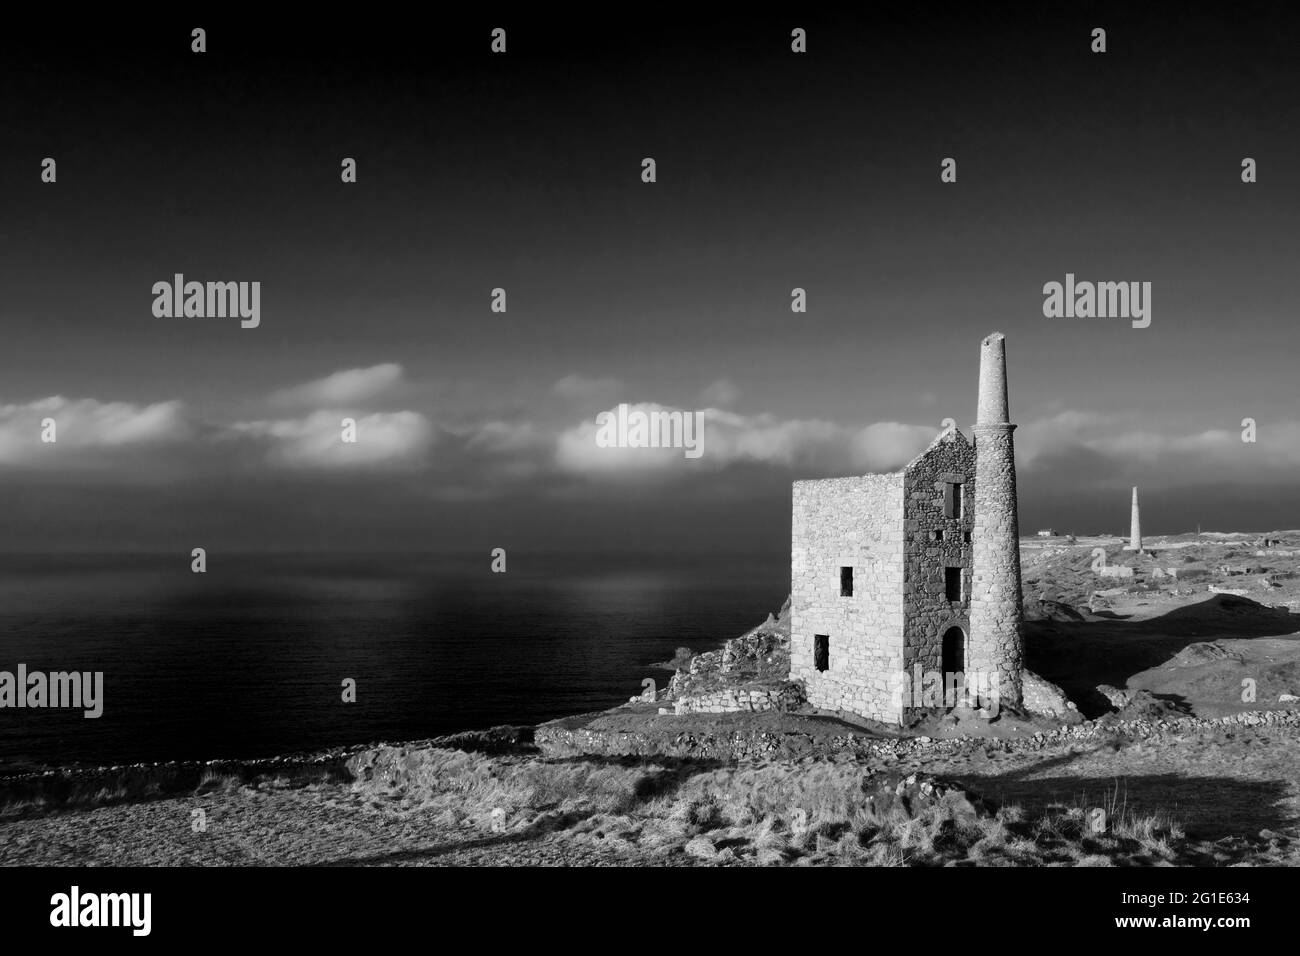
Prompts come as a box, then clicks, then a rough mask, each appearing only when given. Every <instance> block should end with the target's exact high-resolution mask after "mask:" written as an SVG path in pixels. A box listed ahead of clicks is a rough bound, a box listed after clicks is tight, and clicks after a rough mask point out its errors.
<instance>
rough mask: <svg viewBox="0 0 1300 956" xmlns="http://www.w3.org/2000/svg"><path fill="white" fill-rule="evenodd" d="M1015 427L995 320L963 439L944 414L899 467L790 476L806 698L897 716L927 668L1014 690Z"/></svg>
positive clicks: (1004, 695) (1013, 694) (1008, 698)
mask: <svg viewBox="0 0 1300 956" xmlns="http://www.w3.org/2000/svg"><path fill="white" fill-rule="evenodd" d="M1015 427H1016V426H1015V425H1013V424H1011V423H1010V420H1009V418H1008V406H1007V376H1006V350H1005V341H1004V337H1003V335H1002V334H1001V333H997V332H995V333H993V334H992V335H989V336H988V337H987V338H985V339H984V341H983V342H982V344H981V352H980V378H979V405H978V411H977V414H976V421H975V425H974V428H973V429H972V431H973V438H972V440H969V441H968V440H967V439H966V437H965V436H964V435H963V434H962V433H961V432H960V431H959V430H957V429H956V428H952V429H951V430H949V431H948V432H945V433H944V434H942V435H940V436H939V437H938V438H936V439H935V440H934V441H933V442H932V443H931V444H930V446H929V447H928V448H927V449H926V450H925V451H923V452H922V453H921V454H920V455H918V456H917V457H916V458H914V459H913V460H912V461H911V462H909V463H908V464H907V465H906V467H904V468H903V469H902V470H901V471H897V472H893V473H891V474H877V475H863V476H860V477H853V478H827V479H821V480H814V481H796V482H795V483H794V495H793V517H792V522H791V526H792V534H791V549H790V556H791V569H790V575H791V643H790V677H791V679H793V680H799V681H802V682H803V684H804V686H805V688H806V692H807V697H808V702H809V703H810V704H812V705H813V706H815V707H820V708H823V709H826V710H835V711H845V712H848V713H852V714H857V715H859V716H862V717H868V718H871V719H873V720H879V721H884V722H886V723H893V724H899V723H903V722H905V721H906V720H908V719H909V718H910V717H911V716H913V715H914V714H915V713H916V712H917V711H918V710H924V709H926V708H917V707H916V706H915V705H916V698H915V696H914V694H913V683H912V680H913V675H914V674H917V673H919V672H934V671H941V672H943V673H944V674H953V673H959V674H962V675H963V678H962V680H964V681H968V682H969V681H971V679H972V676H973V675H980V679H983V680H986V681H990V682H994V681H995V682H996V687H997V693H998V696H999V699H1000V702H1001V704H1003V705H1007V704H1010V705H1019V704H1020V703H1021V661H1022V657H1023V650H1022V638H1021V629H1022V621H1023V610H1022V603H1021V584H1020V542H1019V538H1020V532H1019V524H1018V519H1017V514H1016V467H1015V449H1014V445H1013V441H1012V432H1013V431H1014V430H1015ZM918 665H919V667H918Z"/></svg>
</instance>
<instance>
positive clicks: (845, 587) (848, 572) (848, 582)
mask: <svg viewBox="0 0 1300 956" xmlns="http://www.w3.org/2000/svg"><path fill="white" fill-rule="evenodd" d="M840 597H853V569H852V568H840Z"/></svg>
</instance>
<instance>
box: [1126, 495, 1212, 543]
mask: <svg viewBox="0 0 1300 956" xmlns="http://www.w3.org/2000/svg"><path fill="white" fill-rule="evenodd" d="M1198 530H1199V529H1198ZM1124 550H1125V551H1141V550H1142V522H1141V521H1139V520H1138V490H1137V488H1134V489H1133V515H1132V517H1131V519H1130V521H1129V528H1128V544H1127V545H1125V546H1124Z"/></svg>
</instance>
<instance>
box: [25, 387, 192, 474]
mask: <svg viewBox="0 0 1300 956" xmlns="http://www.w3.org/2000/svg"><path fill="white" fill-rule="evenodd" d="M47 418H48V419H52V420H53V422H54V436H55V438H56V441H54V442H51V443H46V442H43V441H41V435H42V432H43V430H44V429H43V426H42V424H41V423H42V421H44V420H45V419H47ZM195 431H196V430H195V427H194V425H193V424H192V422H191V421H190V420H189V418H188V417H187V414H186V411H185V407H184V405H182V404H181V403H180V402H177V401H171V402H156V403H153V404H150V405H138V404H135V403H132V402H101V401H98V400H96V399H93V398H81V399H67V398H64V397H62V396H52V397H50V398H43V399H40V400H38V401H34V402H28V403H25V404H10V405H0V464H6V465H28V464H34V465H54V466H55V467H64V466H67V465H75V464H85V463H87V462H88V461H90V460H92V459H93V457H94V453H96V452H98V453H99V454H101V455H107V454H111V453H112V452H113V451H114V450H116V449H124V448H137V449H138V448H140V447H142V446H149V445H161V444H174V443H179V442H185V441H189V440H191V439H192V438H193V437H194V436H195ZM70 452H71V454H69V453H70Z"/></svg>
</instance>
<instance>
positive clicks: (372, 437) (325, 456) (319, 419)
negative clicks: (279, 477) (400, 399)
mask: <svg viewBox="0 0 1300 956" xmlns="http://www.w3.org/2000/svg"><path fill="white" fill-rule="evenodd" d="M345 417H353V418H354V419H355V421H356V426H357V427H356V434H357V440H356V441H355V442H345V441H343V425H342V421H343V419H344V418H345ZM230 431H231V433H232V434H234V435H236V436H240V437H244V438H250V439H254V440H256V441H259V442H261V443H262V444H264V445H265V447H266V461H267V462H268V463H270V464H272V465H275V466H278V467H284V468H323V469H353V468H357V469H364V468H415V467H419V466H421V465H423V464H425V463H426V462H427V460H428V455H429V452H430V451H431V449H432V448H433V445H434V431H433V426H432V425H431V424H430V423H429V420H428V419H427V418H425V417H424V416H423V415H421V414H419V413H417V412H410V411H403V412H375V413H373V414H370V415H360V416H346V415H344V414H343V413H341V412H332V411H318V412H312V413H311V414H310V415H307V416H305V417H303V418H287V419H278V420H271V421H250V422H237V423H236V424H234V425H232V426H231V427H230Z"/></svg>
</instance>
